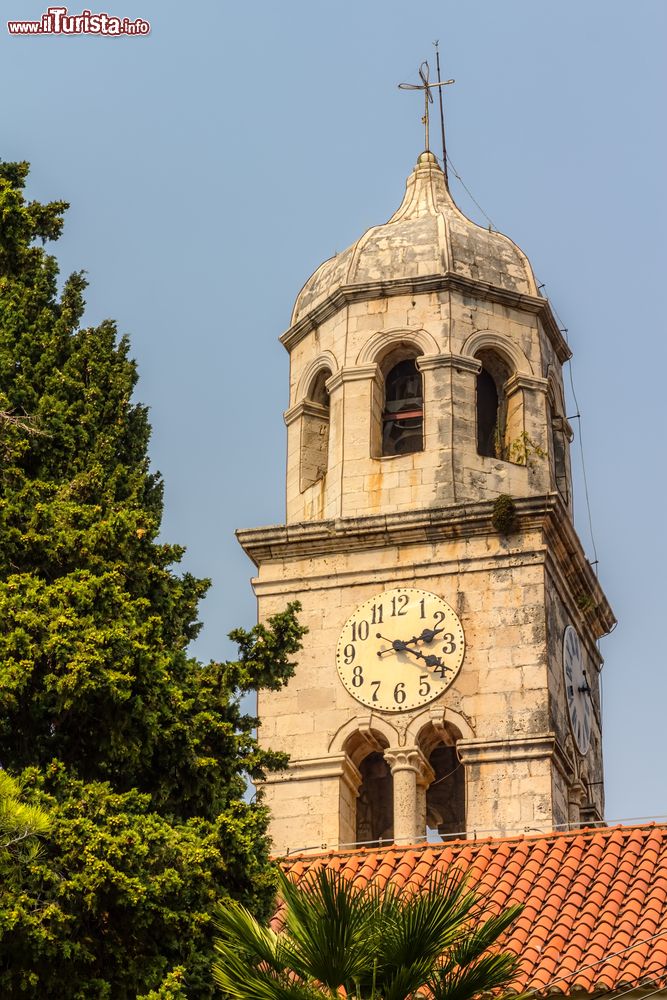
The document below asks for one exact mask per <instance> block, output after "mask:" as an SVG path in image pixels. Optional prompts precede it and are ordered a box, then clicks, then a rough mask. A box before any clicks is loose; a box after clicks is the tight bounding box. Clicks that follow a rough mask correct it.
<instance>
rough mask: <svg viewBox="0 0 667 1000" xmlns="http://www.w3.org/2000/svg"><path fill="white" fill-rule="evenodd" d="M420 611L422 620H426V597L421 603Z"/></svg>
mask: <svg viewBox="0 0 667 1000" xmlns="http://www.w3.org/2000/svg"><path fill="white" fill-rule="evenodd" d="M419 609H420V611H421V616H420V617H421V618H426V598H425V597H422V599H421V601H420V602H419Z"/></svg>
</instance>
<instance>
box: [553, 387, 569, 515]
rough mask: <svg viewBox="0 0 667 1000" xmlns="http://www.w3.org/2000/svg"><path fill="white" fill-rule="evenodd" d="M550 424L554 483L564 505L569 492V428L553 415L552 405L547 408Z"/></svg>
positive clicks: (562, 420) (561, 417) (559, 416)
mask: <svg viewBox="0 0 667 1000" xmlns="http://www.w3.org/2000/svg"><path fill="white" fill-rule="evenodd" d="M549 420H550V424H551V452H552V456H553V470H554V482H555V484H556V489H557V490H558V492H559V493H560V495H561V497H562V498H563V500H564V502H565V503H569V502H570V491H569V488H568V477H567V448H568V445H569V443H570V437H569V434H568V430H569V426H568V423H567V421H566V419H565V417H563V416H562V415H560V414H557V413H554V407H553V405H550V406H549Z"/></svg>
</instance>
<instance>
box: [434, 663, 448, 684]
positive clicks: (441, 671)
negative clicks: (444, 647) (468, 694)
mask: <svg viewBox="0 0 667 1000" xmlns="http://www.w3.org/2000/svg"><path fill="white" fill-rule="evenodd" d="M446 672H447V667H446V666H445V664H444V663H438V665H437V666H436V668H435V673H436V674H440V680H441V681H444V679H445V674H446Z"/></svg>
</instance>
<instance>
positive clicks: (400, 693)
mask: <svg viewBox="0 0 667 1000" xmlns="http://www.w3.org/2000/svg"><path fill="white" fill-rule="evenodd" d="M406 698H407V695H406V693H405V684H404V683H403V681H399V682H398V684H397V685H396V687H395V688H394V701H395V702H396V704H397V705H402V704H403V702H404V701H405V699H406Z"/></svg>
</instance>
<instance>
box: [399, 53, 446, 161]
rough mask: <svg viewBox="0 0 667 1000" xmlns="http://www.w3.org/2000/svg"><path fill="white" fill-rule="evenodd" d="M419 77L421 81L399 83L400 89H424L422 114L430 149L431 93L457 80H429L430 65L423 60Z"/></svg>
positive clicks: (426, 146)
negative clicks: (431, 81) (429, 109)
mask: <svg viewBox="0 0 667 1000" xmlns="http://www.w3.org/2000/svg"><path fill="white" fill-rule="evenodd" d="M419 79H420V80H421V83H399V85H398V89H399V90H423V91H424V114H423V115H422V122H423V123H424V133H425V140H426V145H425V147H424V148H425V149H427V150H428V149H430V148H431V147H430V146H429V133H428V126H429V111H428V106H429V104H433V95H432V93H431V91H432V90H434V89H435V88H437V87H446V86H447V85H448V84H450V83H455V82H456V81H455V80H438V81H437V82H436V83H430V82H429V65H428V63H427V62H423V63H422V64H421V66H420V67H419Z"/></svg>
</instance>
